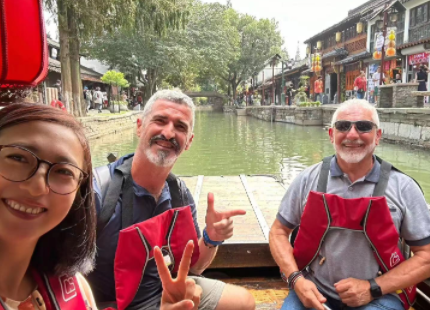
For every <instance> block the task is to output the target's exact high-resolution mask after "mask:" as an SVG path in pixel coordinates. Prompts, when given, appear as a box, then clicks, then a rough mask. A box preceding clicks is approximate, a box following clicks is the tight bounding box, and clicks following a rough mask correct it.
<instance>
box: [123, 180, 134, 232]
mask: <svg viewBox="0 0 430 310" xmlns="http://www.w3.org/2000/svg"><path fill="white" fill-rule="evenodd" d="M133 200H134V188H133V178H132V177H131V174H129V175H127V176H125V180H124V190H123V193H122V208H121V228H122V229H124V228H127V227H130V226H131V225H133Z"/></svg>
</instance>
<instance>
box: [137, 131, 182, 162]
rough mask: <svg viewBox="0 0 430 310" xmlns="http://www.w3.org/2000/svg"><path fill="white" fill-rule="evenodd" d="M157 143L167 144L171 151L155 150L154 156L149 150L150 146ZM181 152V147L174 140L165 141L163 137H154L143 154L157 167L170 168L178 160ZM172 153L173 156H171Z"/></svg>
mask: <svg viewBox="0 0 430 310" xmlns="http://www.w3.org/2000/svg"><path fill="white" fill-rule="evenodd" d="M158 141H163V142H168V143H170V144H171V146H172V148H171V149H166V150H164V149H163V150H157V152H156V154H154V153H153V152H152V150H151V146H153V145H154V144H156V143H157V142H158ZM180 151H181V145H180V144H179V142H178V141H177V140H176V139H175V138H171V139H167V138H166V137H165V136H164V135H156V136H154V137H152V138H151V140H149V147H147V148H146V150H145V154H146V157H147V158H148V159H149V161H150V162H151V163H153V164H154V165H156V166H159V167H170V166H172V165H173V164H174V163H175V162H176V160H177V159H178V156H179V153H180ZM172 152H174V156H171V154H172Z"/></svg>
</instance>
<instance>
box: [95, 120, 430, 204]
mask: <svg viewBox="0 0 430 310" xmlns="http://www.w3.org/2000/svg"><path fill="white" fill-rule="evenodd" d="M194 134H195V137H194V141H193V144H192V146H191V148H190V150H188V151H186V152H184V153H183V154H182V155H181V157H180V158H179V159H178V162H177V163H176V164H175V167H174V170H173V172H174V173H176V174H178V175H201V174H202V175H238V174H273V175H277V176H278V177H281V178H282V179H284V180H285V182H286V183H289V182H290V181H291V180H292V178H294V177H295V176H296V175H297V174H298V173H299V172H300V171H302V170H303V169H304V168H306V167H308V166H310V165H312V164H314V163H317V162H319V161H321V159H322V158H323V157H324V156H327V155H331V154H333V147H332V145H331V143H330V141H329V139H328V132H327V131H325V130H323V129H322V128H321V127H302V126H296V125H292V124H284V123H270V122H264V121H261V120H257V119H254V118H251V117H237V116H235V115H227V114H222V113H211V112H196V123H195V128H194ZM136 144H137V138H136V135H135V132H134V131H133V130H129V131H125V132H122V133H119V134H117V135H113V136H108V137H104V138H101V139H97V140H93V141H91V151H92V154H93V164H94V165H95V166H100V165H103V164H105V163H106V162H107V160H106V155H107V154H108V153H109V152H117V153H118V155H119V156H121V155H125V154H128V153H131V152H133V151H134V149H135V147H136ZM376 154H377V155H379V156H381V157H382V158H384V159H385V160H387V161H389V162H391V163H393V164H394V165H395V166H396V167H397V168H399V169H400V170H402V171H404V172H405V173H407V174H409V175H410V176H412V177H413V178H415V179H416V180H417V181H418V182H419V183H420V185H421V187H422V188H423V190H424V193H425V196H426V200H427V202H430V152H428V151H422V150H416V149H410V148H408V147H405V146H402V145H393V144H389V143H384V142H382V143H381V145H379V146H378V147H377V149H376Z"/></svg>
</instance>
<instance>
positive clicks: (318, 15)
mask: <svg viewBox="0 0 430 310" xmlns="http://www.w3.org/2000/svg"><path fill="white" fill-rule="evenodd" d="M201 1H203V2H220V3H223V4H225V3H227V0H201ZM365 2H367V0H232V4H233V8H234V9H236V10H237V11H239V12H241V13H246V14H249V15H253V16H255V17H257V18H275V19H276V20H277V21H278V22H279V29H280V30H281V35H282V37H283V38H284V41H285V47H286V48H287V49H288V53H289V54H290V57H295V55H296V51H297V46H298V44H297V42H298V41H300V51H301V56H302V57H303V56H304V55H305V52H306V46H305V45H304V44H303V41H304V40H306V39H309V38H310V37H312V36H313V35H315V34H317V33H319V32H321V31H322V30H324V29H326V28H328V27H330V26H332V25H333V24H335V23H337V22H339V21H341V20H342V19H344V18H345V17H346V16H347V15H348V10H351V9H354V8H356V7H358V6H360V5H361V4H363V3H365ZM45 19H46V21H47V30H48V32H50V33H51V34H52V35H53V37H57V36H56V34H57V29H56V25H55V24H54V23H53V19H52V17H50V16H49V14H46V13H45Z"/></svg>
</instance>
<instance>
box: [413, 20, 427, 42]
mask: <svg viewBox="0 0 430 310" xmlns="http://www.w3.org/2000/svg"><path fill="white" fill-rule="evenodd" d="M427 38H430V22H427V23H425V24H421V25H418V26H415V27H413V28H412V27H411V29H409V40H408V42H410V43H412V42H416V41H419V40H422V39H427Z"/></svg>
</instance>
